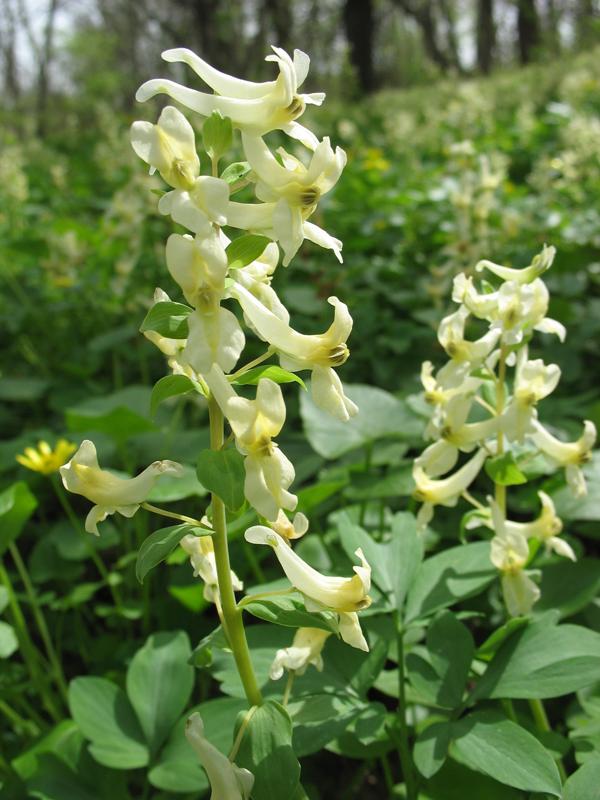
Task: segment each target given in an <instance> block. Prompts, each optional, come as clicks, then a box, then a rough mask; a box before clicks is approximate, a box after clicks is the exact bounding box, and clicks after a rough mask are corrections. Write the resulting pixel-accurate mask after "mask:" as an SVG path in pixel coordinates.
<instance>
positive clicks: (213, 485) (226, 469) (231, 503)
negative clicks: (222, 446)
mask: <svg viewBox="0 0 600 800" xmlns="http://www.w3.org/2000/svg"><path fill="white" fill-rule="evenodd" d="M196 474H197V475H198V480H199V481H200V483H201V484H202V485H203V486H204V487H206V488H207V489H208V491H209V492H212V493H213V494H216V495H217V497H220V498H221V500H222V501H223V502H224V503H225V505H226V506H227V508H228V509H229V510H230V511H237V510H238V509H239V508H241V507H242V506H243V504H244V481H245V478H246V470H245V469H244V459H243V457H242V455H241V454H240V453H238V451H237V450H234V449H233V448H230V449H229V450H203V451H202V452H201V453H200V455H199V457H198V463H197V465H196Z"/></svg>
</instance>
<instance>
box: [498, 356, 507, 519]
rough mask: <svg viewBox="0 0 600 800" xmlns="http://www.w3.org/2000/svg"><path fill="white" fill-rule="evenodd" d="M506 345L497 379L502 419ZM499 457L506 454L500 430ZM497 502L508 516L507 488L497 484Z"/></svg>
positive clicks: (499, 408)
mask: <svg viewBox="0 0 600 800" xmlns="http://www.w3.org/2000/svg"><path fill="white" fill-rule="evenodd" d="M506 355H507V353H506V345H501V346H500V359H499V361H498V377H497V379H496V416H497V417H500V416H501V415H502V413H503V412H504V404H505V402H506V388H505V382H506ZM496 452H497V455H499V456H501V455H502V453H504V433H503V432H502V429H501V428H498V434H497V451H496ZM495 495H496V502H497V503H498V506H499V507H500V510H501V511H502V513H503V514H506V486H501V485H500V484H499V483H496V484H495Z"/></svg>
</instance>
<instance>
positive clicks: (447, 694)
mask: <svg viewBox="0 0 600 800" xmlns="http://www.w3.org/2000/svg"><path fill="white" fill-rule="evenodd" d="M427 652H428V656H429V661H430V663H431V665H432V667H433V669H434V670H435V673H436V675H437V676H438V679H439V681H438V686H437V687H436V702H437V704H438V705H440V706H442V707H443V708H456V707H457V706H458V705H459V704H460V702H461V700H462V696H463V692H464V688H465V684H466V682H467V678H468V676H469V669H470V667H471V662H472V660H473V656H474V655H475V644H474V642H473V637H472V636H471V633H470V632H469V630H468V628H466V627H465V625H463V624H462V622H459V620H458V619H457V618H456V617H455V615H454V614H452V613H451V612H450V611H443V612H442V613H441V614H438V616H437V617H436V618H435V619H434V620H433V622H432V623H431V625H430V626H429V628H428V629H427Z"/></svg>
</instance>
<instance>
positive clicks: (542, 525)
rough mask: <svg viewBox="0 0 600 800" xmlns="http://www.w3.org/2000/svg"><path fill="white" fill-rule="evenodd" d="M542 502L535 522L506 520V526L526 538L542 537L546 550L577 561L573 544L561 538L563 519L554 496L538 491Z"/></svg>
mask: <svg viewBox="0 0 600 800" xmlns="http://www.w3.org/2000/svg"><path fill="white" fill-rule="evenodd" d="M538 497H539V498H540V502H541V504H542V513H541V514H540V516H539V517H538V518H537V519H535V520H533V522H511V521H510V520H505V523H504V526H505V530H506V531H507V532H508V533H514V534H520V535H521V536H524V537H525V538H526V539H540V541H542V542H543V543H544V544H545V546H546V550H554V552H555V553H558V555H561V556H565V557H566V558H570V559H571V561H576V560H577V559H576V558H575V553H574V552H573V549H572V548H571V546H570V545H569V544H568V543H567V542H565V541H564V540H563V539H560V538H559V535H560V532H561V531H562V527H563V525H562V521H561V519H560V517H558V516H557V514H556V509H555V508H554V503H553V502H552V498H551V497H549V496H548V495H547V494H546V492H538Z"/></svg>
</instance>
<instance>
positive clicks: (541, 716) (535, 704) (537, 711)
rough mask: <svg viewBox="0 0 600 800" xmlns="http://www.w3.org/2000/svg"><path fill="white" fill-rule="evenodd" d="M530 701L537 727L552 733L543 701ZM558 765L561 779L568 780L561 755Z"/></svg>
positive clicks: (557, 761) (544, 731)
mask: <svg viewBox="0 0 600 800" xmlns="http://www.w3.org/2000/svg"><path fill="white" fill-rule="evenodd" d="M528 703H529V708H530V709H531V714H532V716H533V719H534V721H535V727H536V728H537V729H538V731H540V732H541V733H550V732H551V731H552V726H551V725H550V720H549V719H548V715H547V714H546V709H545V708H544V704H543V703H542V701H541V700H538V699H537V698H535V699H532V700H528ZM556 766H557V767H558V772H559V774H560V779H561V781H562V782H563V783H564V782H565V781H566V780H567V771H566V770H565V765H564V764H563V762H562V758H560V756H559V757H558V758H557V759H556Z"/></svg>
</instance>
